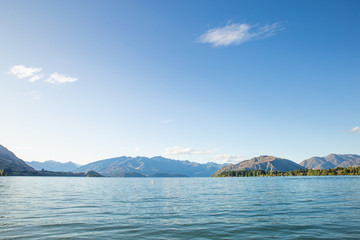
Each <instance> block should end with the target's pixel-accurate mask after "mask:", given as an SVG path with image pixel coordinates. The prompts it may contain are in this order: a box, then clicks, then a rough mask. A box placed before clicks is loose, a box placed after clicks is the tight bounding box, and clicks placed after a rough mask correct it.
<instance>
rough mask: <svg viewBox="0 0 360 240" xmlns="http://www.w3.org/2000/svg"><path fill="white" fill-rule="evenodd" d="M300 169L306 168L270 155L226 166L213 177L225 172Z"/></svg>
mask: <svg viewBox="0 0 360 240" xmlns="http://www.w3.org/2000/svg"><path fill="white" fill-rule="evenodd" d="M298 169H304V167H303V166H300V165H299V164H297V163H295V162H293V161H291V160H288V159H284V158H278V157H274V156H269V155H261V156H259V157H254V158H251V159H249V160H245V161H242V162H240V163H237V164H232V165H228V166H224V167H222V168H221V169H219V170H218V171H216V172H215V173H214V174H213V176H218V175H219V174H221V173H223V172H228V171H240V170H263V171H265V172H273V171H281V172H287V171H291V170H298Z"/></svg>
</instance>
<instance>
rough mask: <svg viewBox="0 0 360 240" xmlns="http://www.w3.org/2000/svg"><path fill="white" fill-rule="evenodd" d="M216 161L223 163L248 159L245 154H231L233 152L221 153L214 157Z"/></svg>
mask: <svg viewBox="0 0 360 240" xmlns="http://www.w3.org/2000/svg"><path fill="white" fill-rule="evenodd" d="M213 160H215V161H221V162H222V163H238V162H241V161H244V160H246V157H245V156H239V155H231V154H219V155H216V156H215V157H213Z"/></svg>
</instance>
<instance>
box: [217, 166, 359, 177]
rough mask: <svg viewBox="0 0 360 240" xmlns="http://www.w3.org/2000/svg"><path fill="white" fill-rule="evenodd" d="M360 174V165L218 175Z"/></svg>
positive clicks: (222, 174)
mask: <svg viewBox="0 0 360 240" xmlns="http://www.w3.org/2000/svg"><path fill="white" fill-rule="evenodd" d="M334 175H360V167H347V168H342V167H337V168H331V169H298V170H291V171H288V172H280V171H273V172H265V171H264V170H239V171H228V172H222V173H220V174H219V175H218V176H217V177H275V176H334Z"/></svg>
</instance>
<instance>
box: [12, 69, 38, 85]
mask: <svg viewBox="0 0 360 240" xmlns="http://www.w3.org/2000/svg"><path fill="white" fill-rule="evenodd" d="M41 70H42V69H41V68H35V67H25V66H24V65H14V66H12V67H11V68H10V70H9V74H10V75H13V76H15V77H16V78H19V79H24V78H30V79H29V81H30V82H34V81H36V80H39V79H40V78H41V75H35V74H37V73H39V72H41Z"/></svg>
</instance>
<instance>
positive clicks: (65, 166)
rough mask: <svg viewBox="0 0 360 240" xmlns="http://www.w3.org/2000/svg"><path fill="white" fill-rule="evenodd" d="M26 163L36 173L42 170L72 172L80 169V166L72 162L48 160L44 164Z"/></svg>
mask: <svg viewBox="0 0 360 240" xmlns="http://www.w3.org/2000/svg"><path fill="white" fill-rule="evenodd" d="M26 163H27V164H28V165H29V166H31V167H33V168H34V169H35V170H38V171H41V170H42V169H44V170H47V171H55V172H74V170H75V169H77V168H79V167H80V165H78V164H76V163H73V162H66V163H61V162H56V161H53V160H49V161H45V162H37V161H32V162H26Z"/></svg>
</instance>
